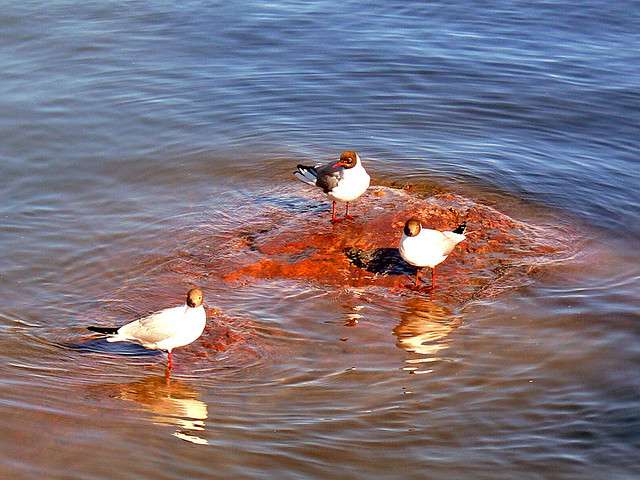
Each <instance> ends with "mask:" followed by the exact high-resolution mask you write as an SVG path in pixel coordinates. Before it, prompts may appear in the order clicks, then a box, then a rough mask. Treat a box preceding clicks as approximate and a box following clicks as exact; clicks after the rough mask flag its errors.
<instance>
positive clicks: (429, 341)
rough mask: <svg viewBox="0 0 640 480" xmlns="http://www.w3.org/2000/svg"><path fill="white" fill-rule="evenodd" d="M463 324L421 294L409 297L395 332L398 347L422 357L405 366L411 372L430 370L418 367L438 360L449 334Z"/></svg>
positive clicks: (444, 308) (446, 343)
mask: <svg viewBox="0 0 640 480" xmlns="http://www.w3.org/2000/svg"><path fill="white" fill-rule="evenodd" d="M460 323H461V319H460V317H458V316H456V315H454V314H453V313H452V312H451V310H449V309H448V308H446V307H443V306H441V305H436V304H434V303H432V302H430V301H427V300H425V299H423V298H420V297H416V298H411V299H409V301H408V303H407V305H406V310H405V311H404V312H403V313H402V314H401V321H400V323H399V324H398V325H396V327H395V328H394V329H393V334H394V335H395V336H396V337H397V338H398V341H397V343H396V344H397V345H398V347H400V348H402V349H403V350H406V351H407V352H411V353H417V354H419V355H423V358H413V359H408V360H407V363H408V364H409V366H407V367H405V368H404V369H405V370H408V371H411V372H412V373H429V372H431V370H419V367H420V364H424V363H428V362H434V361H436V360H439V358H438V357H436V356H435V355H436V354H437V353H438V352H439V351H440V350H443V349H444V348H446V347H447V346H448V345H449V341H448V336H449V334H450V333H451V332H452V331H453V330H455V329H456V328H458V327H459V326H460Z"/></svg>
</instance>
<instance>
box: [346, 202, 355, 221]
mask: <svg viewBox="0 0 640 480" xmlns="http://www.w3.org/2000/svg"><path fill="white" fill-rule="evenodd" d="M344 218H347V219H352V218H353V217H352V216H351V215H349V202H347V210H346V211H345V213H344Z"/></svg>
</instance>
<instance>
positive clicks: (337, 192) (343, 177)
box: [327, 158, 371, 202]
mask: <svg viewBox="0 0 640 480" xmlns="http://www.w3.org/2000/svg"><path fill="white" fill-rule="evenodd" d="M370 182H371V177H369V174H368V173H367V171H366V170H365V169H364V167H363V166H362V162H361V161H360V158H358V163H357V164H356V166H355V167H353V168H349V169H346V168H345V169H342V170H341V171H340V179H339V180H338V185H337V186H336V187H334V188H333V189H332V190H331V191H330V192H328V193H327V196H328V197H329V198H330V199H331V200H334V201H338V202H352V201H353V200H355V199H356V198H358V197H360V196H361V195H362V194H363V193H364V192H366V191H367V188H369V183H370Z"/></svg>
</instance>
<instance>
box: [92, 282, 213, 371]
mask: <svg viewBox="0 0 640 480" xmlns="http://www.w3.org/2000/svg"><path fill="white" fill-rule="evenodd" d="M202 299H203V296H202V290H200V289H199V288H192V289H191V290H189V291H188V292H187V301H186V303H185V304H184V305H180V306H178V307H171V308H165V309H164V310H160V311H158V312H156V313H152V314H151V315H149V316H147V317H144V318H141V319H139V320H135V321H133V322H131V323H127V324H126V325H123V326H122V327H120V328H110V327H88V329H89V330H91V331H92V332H98V333H104V334H106V335H109V336H108V337H107V341H108V342H134V343H138V344H140V345H142V346H143V347H145V348H149V349H151V350H166V351H167V352H168V354H169V358H168V363H167V368H169V369H171V367H172V359H171V351H172V350H173V349H174V348H176V347H183V346H184V345H189V344H190V343H192V342H194V341H195V340H196V339H197V338H199V337H200V335H202V332H203V330H204V327H205V324H206V323H207V314H206V313H205V311H204V307H203V306H202Z"/></svg>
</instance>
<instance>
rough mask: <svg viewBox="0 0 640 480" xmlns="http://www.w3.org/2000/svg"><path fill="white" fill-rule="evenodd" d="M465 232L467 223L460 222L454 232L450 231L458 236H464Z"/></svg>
mask: <svg viewBox="0 0 640 480" xmlns="http://www.w3.org/2000/svg"><path fill="white" fill-rule="evenodd" d="M466 230H467V222H462V223H461V224H460V225H458V227H457V228H456V229H455V230H452V232H453V233H457V234H458V235H464V232H466Z"/></svg>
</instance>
